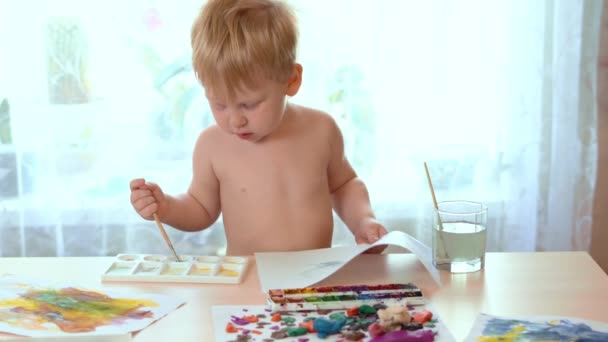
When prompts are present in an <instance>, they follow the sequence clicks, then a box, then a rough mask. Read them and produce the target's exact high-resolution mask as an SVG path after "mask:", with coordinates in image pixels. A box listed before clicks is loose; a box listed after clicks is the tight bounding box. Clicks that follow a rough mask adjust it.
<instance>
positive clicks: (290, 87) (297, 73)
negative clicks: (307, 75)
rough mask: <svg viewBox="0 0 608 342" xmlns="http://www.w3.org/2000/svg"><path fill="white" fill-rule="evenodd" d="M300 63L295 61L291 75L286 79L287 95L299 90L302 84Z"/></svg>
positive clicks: (292, 94)
mask: <svg viewBox="0 0 608 342" xmlns="http://www.w3.org/2000/svg"><path fill="white" fill-rule="evenodd" d="M302 70H303V69H302V64H298V63H295V64H294V65H293V71H292V73H291V76H290V77H289V79H288V80H287V91H286V94H287V96H294V95H295V94H297V93H298V90H300V85H302Z"/></svg>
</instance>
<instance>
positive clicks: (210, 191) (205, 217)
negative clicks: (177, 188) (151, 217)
mask: <svg viewBox="0 0 608 342" xmlns="http://www.w3.org/2000/svg"><path fill="white" fill-rule="evenodd" d="M211 139H212V138H211V137H210V134H209V132H208V131H205V132H203V133H201V135H200V136H199V138H198V140H197V142H196V145H195V147H194V153H193V156H192V182H191V184H190V188H189V189H188V192H187V193H185V194H181V195H179V196H165V197H167V200H168V203H167V210H166V211H165V212H164V213H163V215H162V216H161V215H159V217H160V219H161V220H162V221H163V222H164V223H166V224H168V225H170V226H172V227H175V228H177V229H180V230H184V231H197V230H202V229H205V228H207V227H209V226H211V225H212V224H213V223H214V222H215V221H216V220H217V218H218V217H219V215H220V199H219V182H218V179H217V177H216V175H215V172H214V171H213V167H212V165H211V151H210V148H211V146H213V144H212V143H211V141H210V140H211Z"/></svg>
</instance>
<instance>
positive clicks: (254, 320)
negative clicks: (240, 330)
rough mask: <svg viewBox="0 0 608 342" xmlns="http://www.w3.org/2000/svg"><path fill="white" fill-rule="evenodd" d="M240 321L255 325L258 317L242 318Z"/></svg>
mask: <svg viewBox="0 0 608 342" xmlns="http://www.w3.org/2000/svg"><path fill="white" fill-rule="evenodd" d="M242 319H244V320H246V321H247V322H249V323H255V322H257V321H258V316H256V315H249V316H243V317H242Z"/></svg>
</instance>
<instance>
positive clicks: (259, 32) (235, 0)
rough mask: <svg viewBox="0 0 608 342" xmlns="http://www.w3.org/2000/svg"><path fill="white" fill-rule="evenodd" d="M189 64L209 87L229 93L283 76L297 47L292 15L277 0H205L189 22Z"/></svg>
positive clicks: (293, 57) (294, 22) (294, 57)
mask: <svg viewBox="0 0 608 342" xmlns="http://www.w3.org/2000/svg"><path fill="white" fill-rule="evenodd" d="M191 39H192V41H191V42H192V64H193V67H194V71H195V72H196V75H197V78H198V79H199V80H200V81H201V83H203V85H204V86H206V87H207V86H208V87H211V88H212V89H213V90H214V91H216V90H217V91H223V92H224V93H226V94H228V96H234V93H235V90H236V89H240V88H241V87H243V86H245V87H252V86H253V85H254V82H255V81H256V80H257V79H258V78H259V77H264V78H266V79H269V80H274V81H279V82H283V81H287V79H288V78H289V77H290V76H291V74H292V72H293V66H294V63H295V59H296V49H297V40H298V32H297V24H296V18H295V16H294V15H293V13H292V12H291V10H290V8H289V7H288V6H287V4H285V3H283V2H281V1H278V0H209V1H208V2H207V4H206V5H205V6H204V7H203V9H202V10H201V12H200V14H199V16H198V17H197V18H196V20H195V21H194V24H193V26H192V35H191Z"/></svg>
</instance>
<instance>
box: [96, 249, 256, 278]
mask: <svg viewBox="0 0 608 342" xmlns="http://www.w3.org/2000/svg"><path fill="white" fill-rule="evenodd" d="M179 258H180V261H177V260H176V258H175V257H174V256H165V255H158V254H119V255H117V256H116V258H115V260H114V261H113V262H112V264H111V265H110V266H109V267H108V268H107V270H106V271H105V272H104V273H103V274H102V275H101V280H102V281H127V282H128V281H130V282H159V283H220V284H240V283H241V280H242V279H243V275H244V274H245V271H246V270H247V265H248V263H249V259H248V258H246V257H237V256H223V257H220V256H192V255H184V256H181V255H180V256H179Z"/></svg>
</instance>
